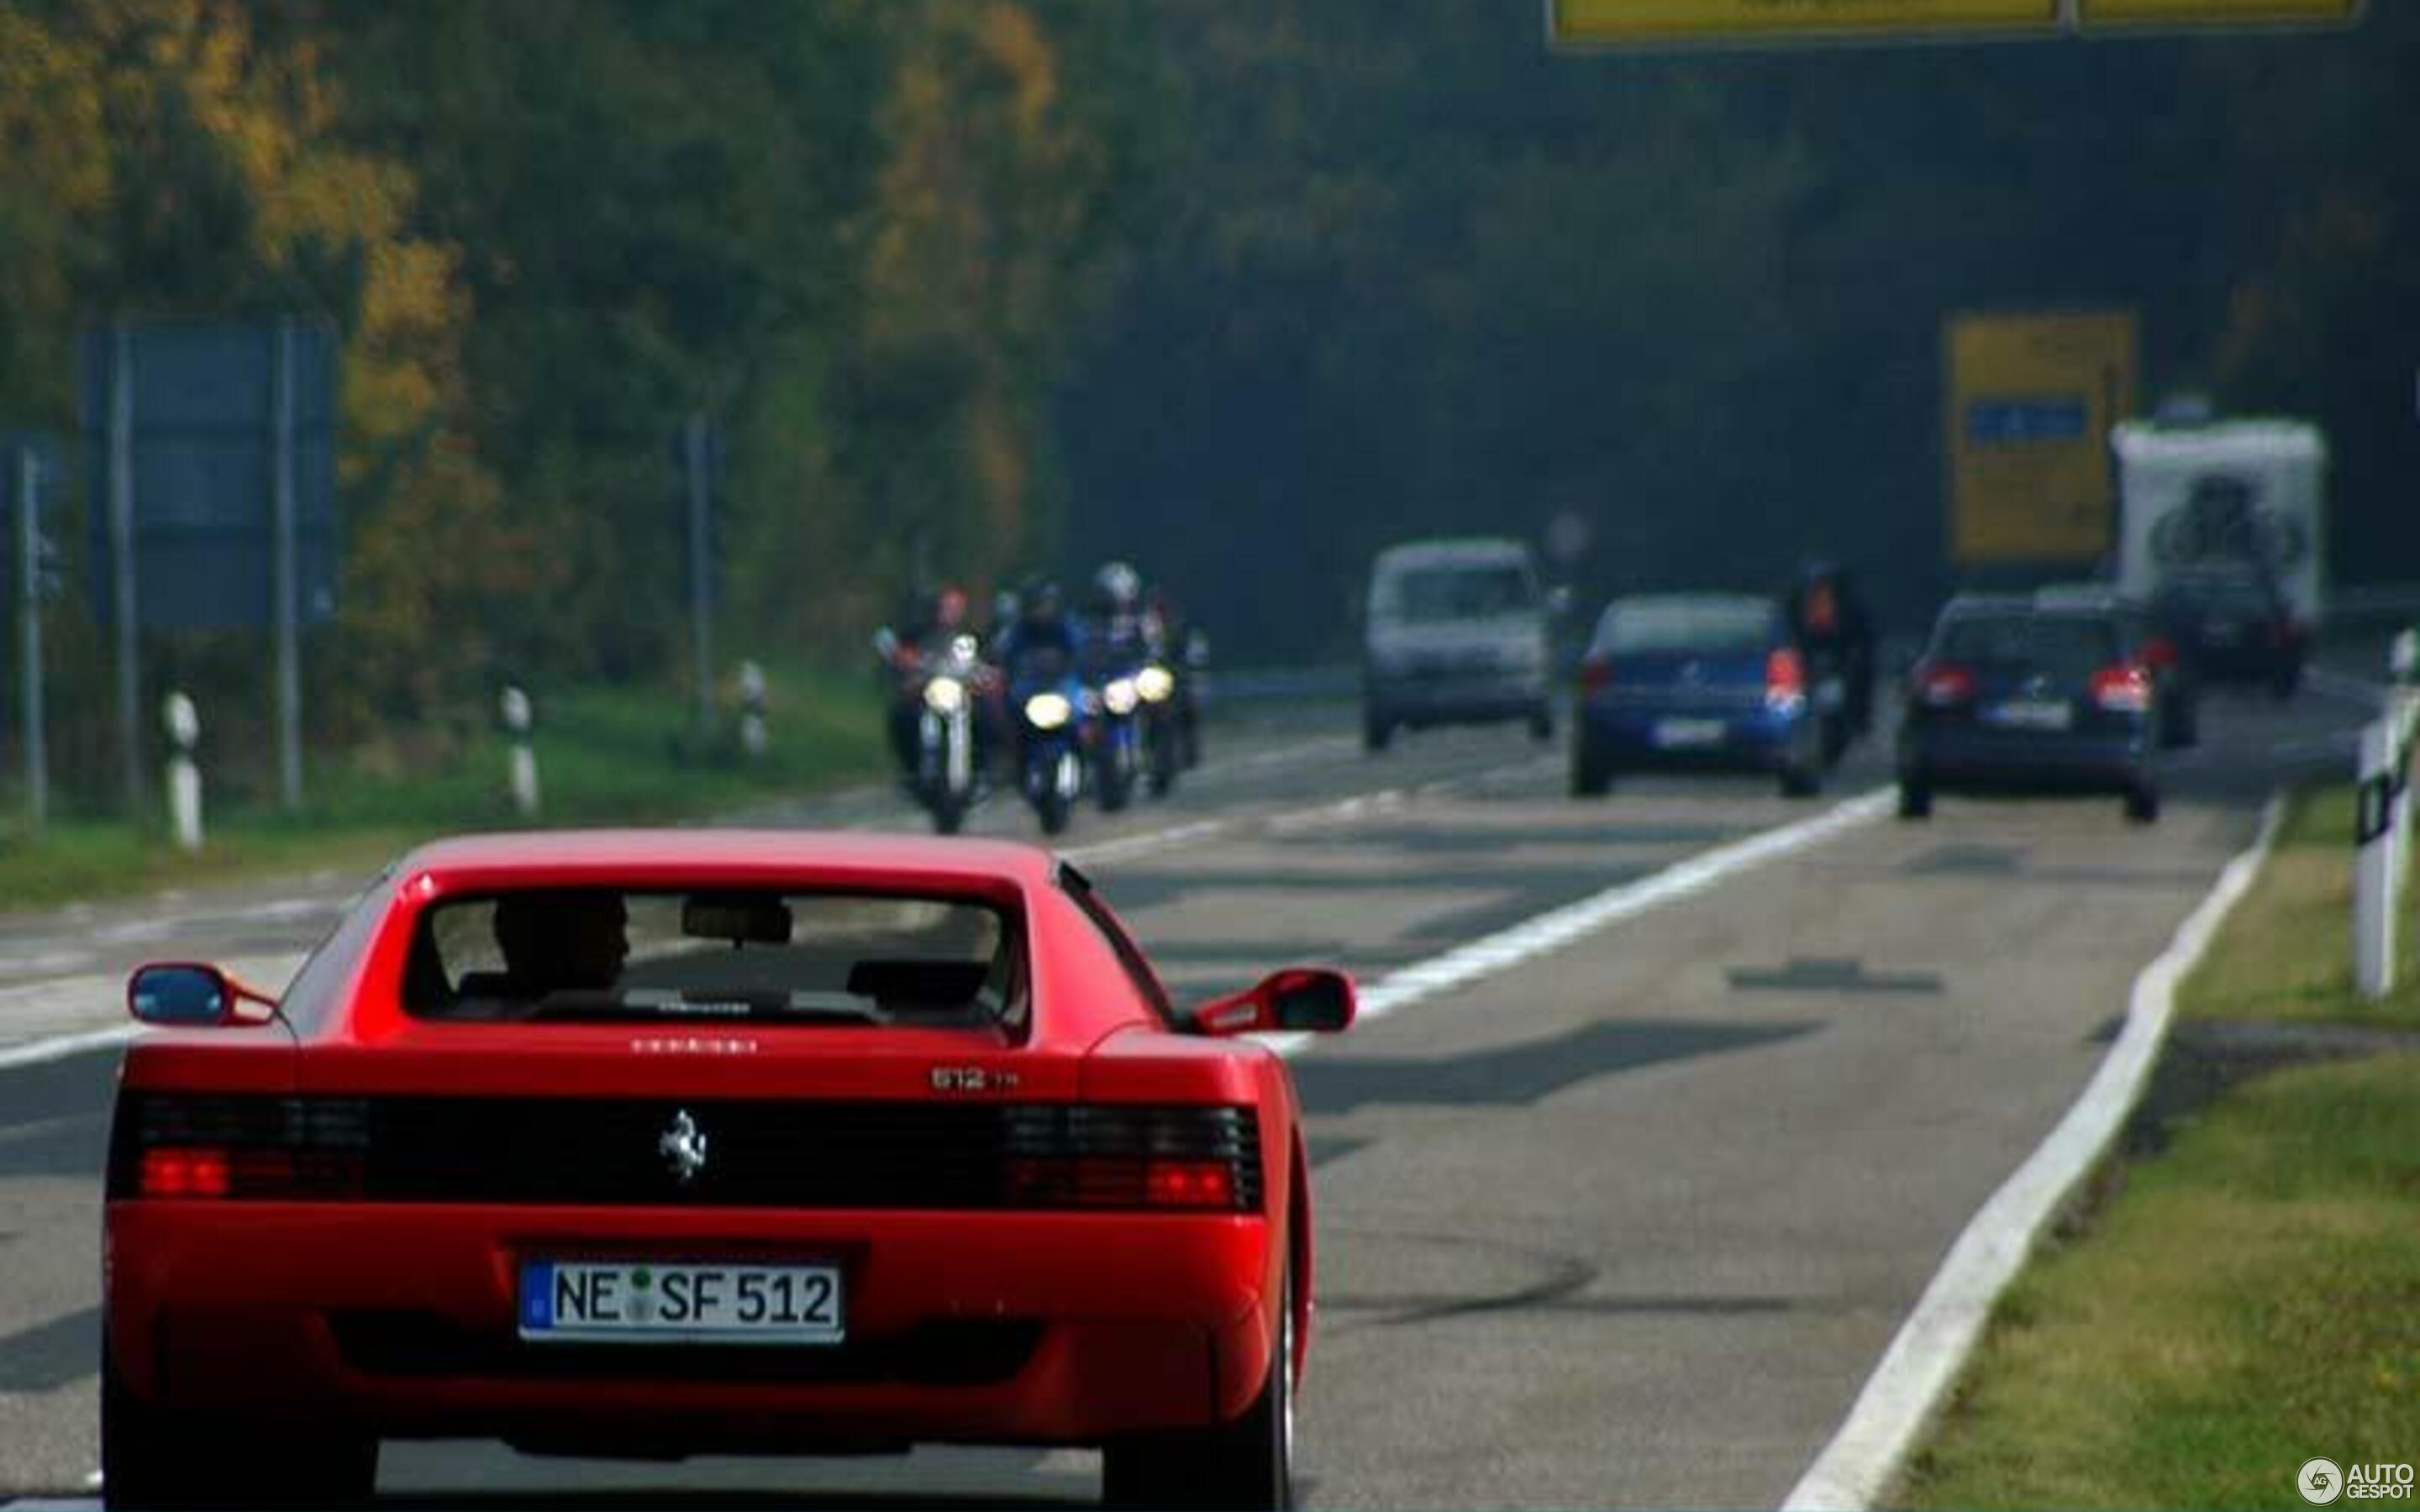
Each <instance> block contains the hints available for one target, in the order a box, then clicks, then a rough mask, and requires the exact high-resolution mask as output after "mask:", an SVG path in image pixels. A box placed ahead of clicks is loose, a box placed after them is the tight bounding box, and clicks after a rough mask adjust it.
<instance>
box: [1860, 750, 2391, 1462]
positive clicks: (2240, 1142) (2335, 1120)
mask: <svg viewBox="0 0 2420 1512" xmlns="http://www.w3.org/2000/svg"><path fill="white" fill-rule="evenodd" d="M2350 813H2351V810H2350V796H2349V795H2345V794H2343V793H2341V792H2328V791H2322V792H2320V793H2319V794H2317V795H2306V796H2305V797H2304V798H2301V799H2299V800H2297V805H2296V808H2295V810H2293V812H2292V813H2291V815H2290V816H2289V819H2288V824H2287V825H2286V827H2285V828H2284V829H2283V830H2282V831H2281V833H2280V836H2279V841H2278V845H2277V849H2276V851H2275V852H2274V853H2273V855H2272V856H2271V858H2270V865H2269V867H2268V868H2267V870H2266V871H2265V872H2264V874H2263V876H2262V877H2261V879H2260V880H2259V882H2258V883H2257V885H2256V886H2255V887H2254V888H2253V889H2252V891H2251V892H2250V893H2249V894H2248V895H2247V896H2246V897H2245V898H2244V900H2243V901H2242V903H2240V904H2239V905H2238V907H2237V909H2236V911H2235V913H2234V914H2233V916H2232V917H2231V918H2229V919H2228V921H2227V924H2226V928H2225V929H2224V930H2223V931H2221V933H2220V935H2219V937H2218V939H2217V941H2216V942H2214V944H2213V947H2212V949H2211V952H2210V953H2209V955H2208V956H2206V957H2205V959H2204V962H2203V964H2202V966H2201V968H2200V969H2199V970H2197V971H2195V973H2194V974H2193V976H2192V977H2191V978H2189V979H2188V980H2187V981H2186V982H2185V983H2184V985H2183V987H2182V989H2181V998H2180V1004H2179V1009H2180V1012H2181V1013H2183V1014H2186V1015H2190V1016H2193V1017H2197V1018H2257V1019H2259V1018H2283V1019H2295V1020H2300V1021H2305V1022H2319V1021H2332V1022H2338V1023H2354V1024H2392V1023H2397V1022H2400V1023H2404V1024H2411V1023H2412V1022H2413V1019H2412V1014H2413V1009H2414V997H2413V995H2412V993H2411V991H2410V990H2409V989H2408V988H2407V990H2406V991H2404V992H2403V993H2400V994H2398V995H2397V997H2396V998H2394V999H2391V1000H2390V1001H2389V1002H2388V1003H2387V1004H2386V1005H2384V1006H2383V1007H2382V1008H2373V1007H2371V1006H2369V1005H2366V1004H2363V1003H2361V1002H2360V1001H2359V999H2358V998H2357V997H2356V996H2355V995H2354V994H2353V992H2352V989H2351V981H2350V965H2349V962H2348V953H2349V951H2350V888H2349V886H2348V884H2347V882H2346V876H2347V874H2348V873H2349V872H2350V867H2351V860H2352V855H2351V829H2350ZM2166 1133H2167V1134H2168V1135H2169V1142H2168V1143H2166V1145H2165V1148H2164V1149H2158V1150H2157V1152H2156V1153H2153V1154H2149V1155H2146V1156H2141V1157H2136V1158H2133V1159H2129V1160H2125V1161H2122V1162H2120V1163H2118V1164H2116V1165H2112V1166H2111V1167H2109V1168H2108V1169H2106V1170H2104V1171H2103V1172H2102V1174H2101V1176H2100V1178H2099V1179H2097V1180H2095V1182H2094V1183H2092V1190H2093V1191H2094V1192H2095V1193H2096V1194H2098V1197H2099V1200H2098V1202H2097V1205H2096V1206H2094V1207H2093V1208H2091V1209H2090V1210H2088V1211H2086V1212H2084V1213H2083V1214H2081V1215H2080V1217H2079V1218H2078V1220H2077V1221H2076V1222H2075V1223H2074V1224H2072V1225H2071V1227H2069V1228H2067V1229H2065V1230H2063V1231H2061V1232H2060V1233H2059V1234H2058V1235H2057V1236H2056V1237H2055V1238H2053V1239H2051V1240H2049V1241H2046V1242H2045V1243H2044V1245H2043V1247H2042V1249H2041V1250H2040V1252H2038V1253H2037V1254H2036V1255H2035V1257H2033V1259H2032V1260H2031V1261H2030V1262H2029V1263H2028V1264H2027V1265H2026V1267H2025V1269H2024V1271H2023V1272H2022V1273H2020V1274H2019V1276H2018V1277H2017V1279H2016V1281H2015V1282H2014V1283H2013V1284H2012V1285H2011V1286H2010V1287H2009V1290H2008V1292H2007V1293H2006V1294H2005V1295H2004V1296H2003V1297H2002V1298H2001V1301H2000V1304H1999V1306H1998V1307H1997V1309H1996V1310H1995V1312H1994V1314H1993V1320H1992V1323H1991V1326H1990V1328H1989V1329H1988V1330H1987V1332H1986V1335H1985V1337H1984V1341H1983V1344H1982V1346H1981V1347H1980V1348H1979V1349H1978V1351H1977V1353H1976V1355H1975V1358H1974V1359H1973V1360H1972V1361H1971V1362H1970V1363H1969V1365H1968V1367H1967V1371H1966V1374H1965V1377H1964V1378H1963V1380H1962V1382H1961V1384H1960V1385H1959V1387H1958V1389H1957V1391H1956V1392H1955V1394H1954V1395H1953V1396H1952V1398H1951V1402H1950V1405H1949V1406H1948V1408H1947V1410H1946V1411H1945V1412H1944V1414H1943V1416H1942V1419H1941V1421H1940V1422H1939V1423H1938V1424H1936V1425H1935V1426H1934V1427H1933V1429H1932V1432H1931V1436H1930V1438H1929V1440H1928V1441H1927V1443H1926V1444H1925V1446H1924V1447H1923V1448H1922V1449H1921V1450H1920V1451H1919V1452H1918V1454H1917V1455H1916V1457H1915V1458H1914V1459H1913V1460H1912V1461H1911V1462H1910V1464H1909V1467H1908V1469H1907V1472H1906V1474H1905V1476H1904V1477H1903V1480H1902V1483H1901V1485H1900V1488H1899V1489H1898V1491H1897V1493H1896V1496H1895V1499H1894V1501H1895V1504H1899V1505H1904V1506H1909V1507H1924V1508H1936V1507H1937V1508H1996V1507H2045V1506H2055V1507H2152V1506H2190V1507H2283V1506H2300V1505H2304V1501H2303V1499H2302V1497H2301V1495H2300V1494H2299V1493H2298V1492H2297V1490H2296V1489H2295V1487H2294V1479H2293V1478H2294V1474H2295V1472H2296V1470H2297V1469H2298V1468H2299V1467H2300V1466H2301V1465H2302V1464H2303V1462H2304V1460H2306V1459H2309V1458H2314V1457H2324V1458H2331V1459H2334V1460H2335V1461H2336V1462H2337V1463H2338V1464H2339V1465H2342V1466H2348V1467H2349V1466H2351V1465H2353V1464H2356V1463H2360V1464H2368V1463H2372V1462H2378V1461H2386V1462H2391V1463H2398V1464H2399V1463H2406V1462H2410V1461H2412V1460H2414V1459H2420V1216H2415V1214H2420V1055H2410V1054H2392V1055H2379V1056H2374V1057H2368V1058H2364V1059H2357V1060H2339V1061H2330V1062H2325V1063H2319V1064H2311V1065H2304V1066H2301V1067H2297V1068H2294V1069H2290V1070H2284V1071H2277V1072H2271V1073H2268V1074H2265V1075H2261V1076H2257V1077H2256V1078H2254V1079H2251V1080H2248V1081H2244V1082H2241V1083H2239V1084H2237V1085H2236V1086H2235V1087H2234V1088H2231V1089H2230V1090H2227V1091H2226V1092H2225V1093H2223V1094H2221V1095H2220V1096H2219V1097H2217V1099H2216V1100H2215V1101H2213V1102H2211V1103H2209V1104H2208V1105H2206V1106H2204V1107H2203V1108H2201V1109H2199V1110H2198V1111H2196V1112H2195V1113H2193V1114H2191V1115H2189V1116H2186V1117H2182V1118H2180V1119H2177V1120H2175V1121H2174V1122H2173V1123H2171V1124H2170V1125H2169V1126H2168V1128H2167V1130H2166Z"/></svg>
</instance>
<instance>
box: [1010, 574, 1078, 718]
mask: <svg viewBox="0 0 2420 1512" xmlns="http://www.w3.org/2000/svg"><path fill="white" fill-rule="evenodd" d="M1083 651H1084V633H1083V631H1082V630H1081V629H1080V628H1079V627H1078V625H1077V624H1076V622H1075V620H1074V619H1073V618H1072V617H1071V616H1070V615H1069V614H1068V613H1067V598H1066V594H1063V592H1061V590H1060V587H1059V584H1058V583H1057V582H1056V581H1054V580H1053V579H1048V578H1044V579H1039V580H1037V581H1036V582H1034V583H1033V584H1032V586H1031V587H1029V588H1028V589H1027V590H1026V591H1025V592H1024V594H1021V595H1019V597H1018V600H1017V610H1016V624H1014V625H1010V626H1009V627H1008V628H1007V630H1006V631H1004V632H1003V633H1002V634H1001V637H1000V641H999V644H998V645H997V646H996V647H995V648H994V654H995V655H996V656H997V657H998V658H999V661H1000V667H1001V671H1002V672H1004V673H1005V674H1006V675H1007V679H1008V683H1009V686H1010V687H1016V685H1017V684H1019V683H1020V682H1022V681H1023V680H1024V678H1025V674H1026V671H1027V669H1028V667H1029V666H1030V664H1031V663H1032V662H1033V661H1034V660H1035V659H1036V658H1037V657H1040V656H1046V655H1048V656H1057V657H1058V658H1059V660H1060V665H1061V666H1062V667H1063V668H1075V667H1077V666H1079V665H1080V664H1081V658H1082V656H1083ZM1011 723H1012V725H1013V726H1014V727H1015V728H1016V731H1017V732H1018V733H1019V736H1020V738H1021V737H1022V734H1023V731H1024V724H1023V721H1021V720H1012V721H1011Z"/></svg>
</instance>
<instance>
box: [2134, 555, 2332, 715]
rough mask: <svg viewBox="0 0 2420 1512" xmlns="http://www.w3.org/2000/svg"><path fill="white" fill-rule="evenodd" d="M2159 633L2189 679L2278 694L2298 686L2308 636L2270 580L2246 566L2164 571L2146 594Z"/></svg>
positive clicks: (2288, 694)
mask: <svg viewBox="0 0 2420 1512" xmlns="http://www.w3.org/2000/svg"><path fill="white" fill-rule="evenodd" d="M2151 612H2152V615H2153V617H2154V618H2155V619H2156V620H2157V621H2158V622H2159V626H2160V632H2161V634H2162V635H2164V637H2166V638H2167V640H2168V641H2169V642H2170V643H2171V644H2173V645H2174V646H2175V647H2176V648H2177V654H2178V655H2179V656H2180V657H2181V658H2183V661H2184V664H2185V665H2186V667H2188V668H2189V669H2191V670H2192V671H2193V674H2194V675H2195V678H2197V679H2199V680H2200V681H2203V682H2206V683H2221V682H2232V683H2250V684H2255V685H2257V686H2259V687H2266V688H2268V689H2269V690H2270V691H2271V692H2273V693H2274V694H2275V695H2276V696H2277V697H2279V698H2290V697H2292V696H2293V693H2294V690H2295V689H2296V688H2297V687H2301V686H2302V681H2303V656H2304V651H2305V649H2306V647H2307V641H2308V637H2307V636H2306V634H2305V633H2304V628H2303V625H2301V623H2300V622H2299V621H2297V620H2296V619H2295V617H2294V613H2293V610H2292V609H2291V608H2289V607H2288V604H2287V603H2286V599H2285V596H2284V595H2283V594H2280V593H2279V592H2278V591H2277V584H2276V582H2275V581H2274V579H2271V578H2270V577H2269V576H2268V575H2267V574H2265V573H2262V572H2260V571H2258V570H2257V569H2255V568H2251V567H2235V568H2207V569H2196V570H2193V571H2181V572H2171V573H2169V574H2168V575H2167V576H2166V577H2164V578H2163V579H2160V583H2159V586H2158V588H2157V589H2156V590H2154V592H2153V594H2152V599H2151Z"/></svg>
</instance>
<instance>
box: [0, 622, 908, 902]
mask: <svg viewBox="0 0 2420 1512" xmlns="http://www.w3.org/2000/svg"><path fill="white" fill-rule="evenodd" d="M770 677H771V682H772V695H771V700H770V708H769V715H768V724H769V727H770V731H771V735H772V740H771V746H770V748H769V750H768V754H767V756H766V758H765V759H764V760H763V761H762V762H761V763H753V764H752V763H748V762H745V761H743V760H742V759H741V758H740V756H739V754H738V752H737V747H736V740H734V739H732V738H731V737H729V736H728V735H727V734H726V735H725V736H722V737H721V738H718V739H717V740H715V741H711V742H706V741H699V740H696V739H694V738H692V737H691V736H690V735H689V733H688V731H689V726H690V707H689V703H688V702H687V700H686V699H685V697H684V696H683V695H681V694H680V693H678V692H677V691H675V690H673V689H670V688H662V687H588V688H580V689H572V690H567V691H566V692H565V693H563V694H562V695H560V696H559V697H558V698H555V699H551V700H548V701H546V702H542V703H541V704H540V706H539V708H538V711H537V714H538V717H537V721H536V726H535V734H534V736H533V740H532V748H533V749H534V750H535V754H536V757H537V765H538V785H539V791H540V796H541V806H540V811H539V817H538V819H537V820H536V823H537V824H539V825H600V824H601V825H621V824H656V823H665V822H670V821H675V820H681V819H693V818H698V817H702V816H705V815H708V814H716V813H723V812H728V811H732V810H745V809H747V808H749V807H751V806H752V805H757V804H763V803H768V802H772V801H775V800H778V799H781V798H784V797H789V796H794V795H801V794H806V793H811V792H814V791H816V790H819V789H825V788H830V787H832V786H835V785H839V784H842V783H845V782H849V781H859V780H866V779H872V778H875V777H876V776H878V775H879V774H880V773H881V772H882V770H883V769H884V763H885V762H886V760H887V757H886V756H885V753H884V751H883V748H882V731H881V704H880V699H879V694H878V691H877V690H876V688H875V687H873V686H872V685H871V683H870V682H869V680H868V679H866V678H863V677H860V676H851V675H849V674H846V673H840V672H830V671H816V670H814V669H808V668H799V667H793V668H787V669H773V670H771V671H770ZM448 744H449V745H450V746H451V747H452V749H451V753H450V755H449V756H448V757H447V759H445V760H444V761H443V762H442V764H436V765H433V766H426V767H424V766H423V765H422V764H419V763H415V762H408V761H406V760H405V759H403V758H402V757H400V756H399V755H398V754H397V753H396V751H395V750H394V749H393V748H380V747H368V748H362V749H358V750H354V751H350V752H347V753H344V754H341V755H328V754H325V753H319V754H317V755H315V757H314V758H313V759H312V760H311V762H310V763H309V764H308V765H307V766H306V768H305V776H304V794H305V803H304V807H303V809H302V811H301V812H299V813H294V814H287V813H284V812H281V811H280V810H278V809H277V807H276V806H275V803H274V801H273V799H272V798H271V797H270V796H268V795H264V794H260V793H258V792H256V791H246V790H245V789H246V787H247V786H250V787H254V788H256V787H257V786H258V777H257V773H256V772H254V773H247V774H244V776H243V777H242V778H239V779H231V780H229V781H227V782H225V783H220V784H214V782H213V779H212V775H211V772H210V770H209V764H208V763H207V760H206V761H205V763H204V766H203V782H204V787H205V792H204V798H203V810H204V817H205V821H206V822H205V843H204V846H203V849H202V853H201V854H200V855H199V856H186V855H184V854H183V853H182V852H180V851H178V849H176V847H175V846H174V845H172V844H171V843H170V842H169V840H168V837H167V834H166V821H165V819H164V817H158V816H155V818H154V820H153V821H152V822H151V823H150V824H148V825H135V824H132V823H130V822H128V821H125V820H122V819H116V818H103V817H95V816H91V815H86V814H80V813H76V812H73V811H70V812H67V813H65V814H54V818H53V821H52V824H51V825H50V826H49V829H48V831H47V833H46V834H45V835H44V836H43V838H42V839H41V840H40V841H33V840H31V839H30V838H28V837H27V836H25V835H24V834H23V833H22V832H20V831H14V830H12V831H11V832H9V833H8V834H6V835H5V836H0V909H7V908H25V907H36V906H40V905H43V904H46V903H62V902H67V901H71V900H79V899H85V898H96V897H105V896H111V895H122V894H125V893H130V892H140V891H146V890H154V889H163V888H170V887H195V886H202V885H207V884H210V883H215V882H225V881H229V880H233V879H237V878H240V877H245V876H259V875H265V874H272V873H278V872H307V871H317V870H323V869H333V870H337V871H342V872H360V871H363V870H365V869H367V868H369V867H373V866H376V865H378V864H379V863H380V862H382V861H384V860H386V859H388V858H389V857H391V856H394V855H396V853H398V852H400V851H402V850H405V849H407V848H409V847H410V846H411V845H413V844H416V843H418V842H420V841H424V840H427V839H429V838H432V837H434V836H437V835H442V834H447V833H452V832H456V831H460V830H469V829H502V828H513V827H519V826H520V825H522V824H523V821H522V820H520V817H519V816H518V815H517V814H516V813H515V812H514V810H513V808H512V805H511V799H510V796H509V793H508V791H507V787H506V777H505V772H506V761H507V753H508V746H507V744H506V741H505V739H504V735H503V733H501V732H499V731H496V730H493V729H490V728H485V727H482V728H478V729H475V730H472V731H468V732H465V733H462V734H461V735H460V737H459V738H458V740H456V741H452V742H449V743H448ZM205 755H206V756H207V752H206V753H205ZM229 789H233V791H228V790H229ZM155 803H156V799H155Z"/></svg>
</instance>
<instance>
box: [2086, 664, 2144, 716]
mask: <svg viewBox="0 0 2420 1512" xmlns="http://www.w3.org/2000/svg"><path fill="white" fill-rule="evenodd" d="M2092 702H2095V703H2098V704H2099V705H2101V706H2102V708H2104V709H2107V710H2109V711H2110V712H2111V713H2113V714H2141V713H2144V712H2146V711H2147V710H2149V708H2150V706H2151V674H2150V673H2149V672H2148V671H2144V670H2143V669H2142V668H2140V667H2127V666H2118V667H2103V668H2102V669H2101V670H2100V671H2097V672H2094V673H2093V674H2092Z"/></svg>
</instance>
